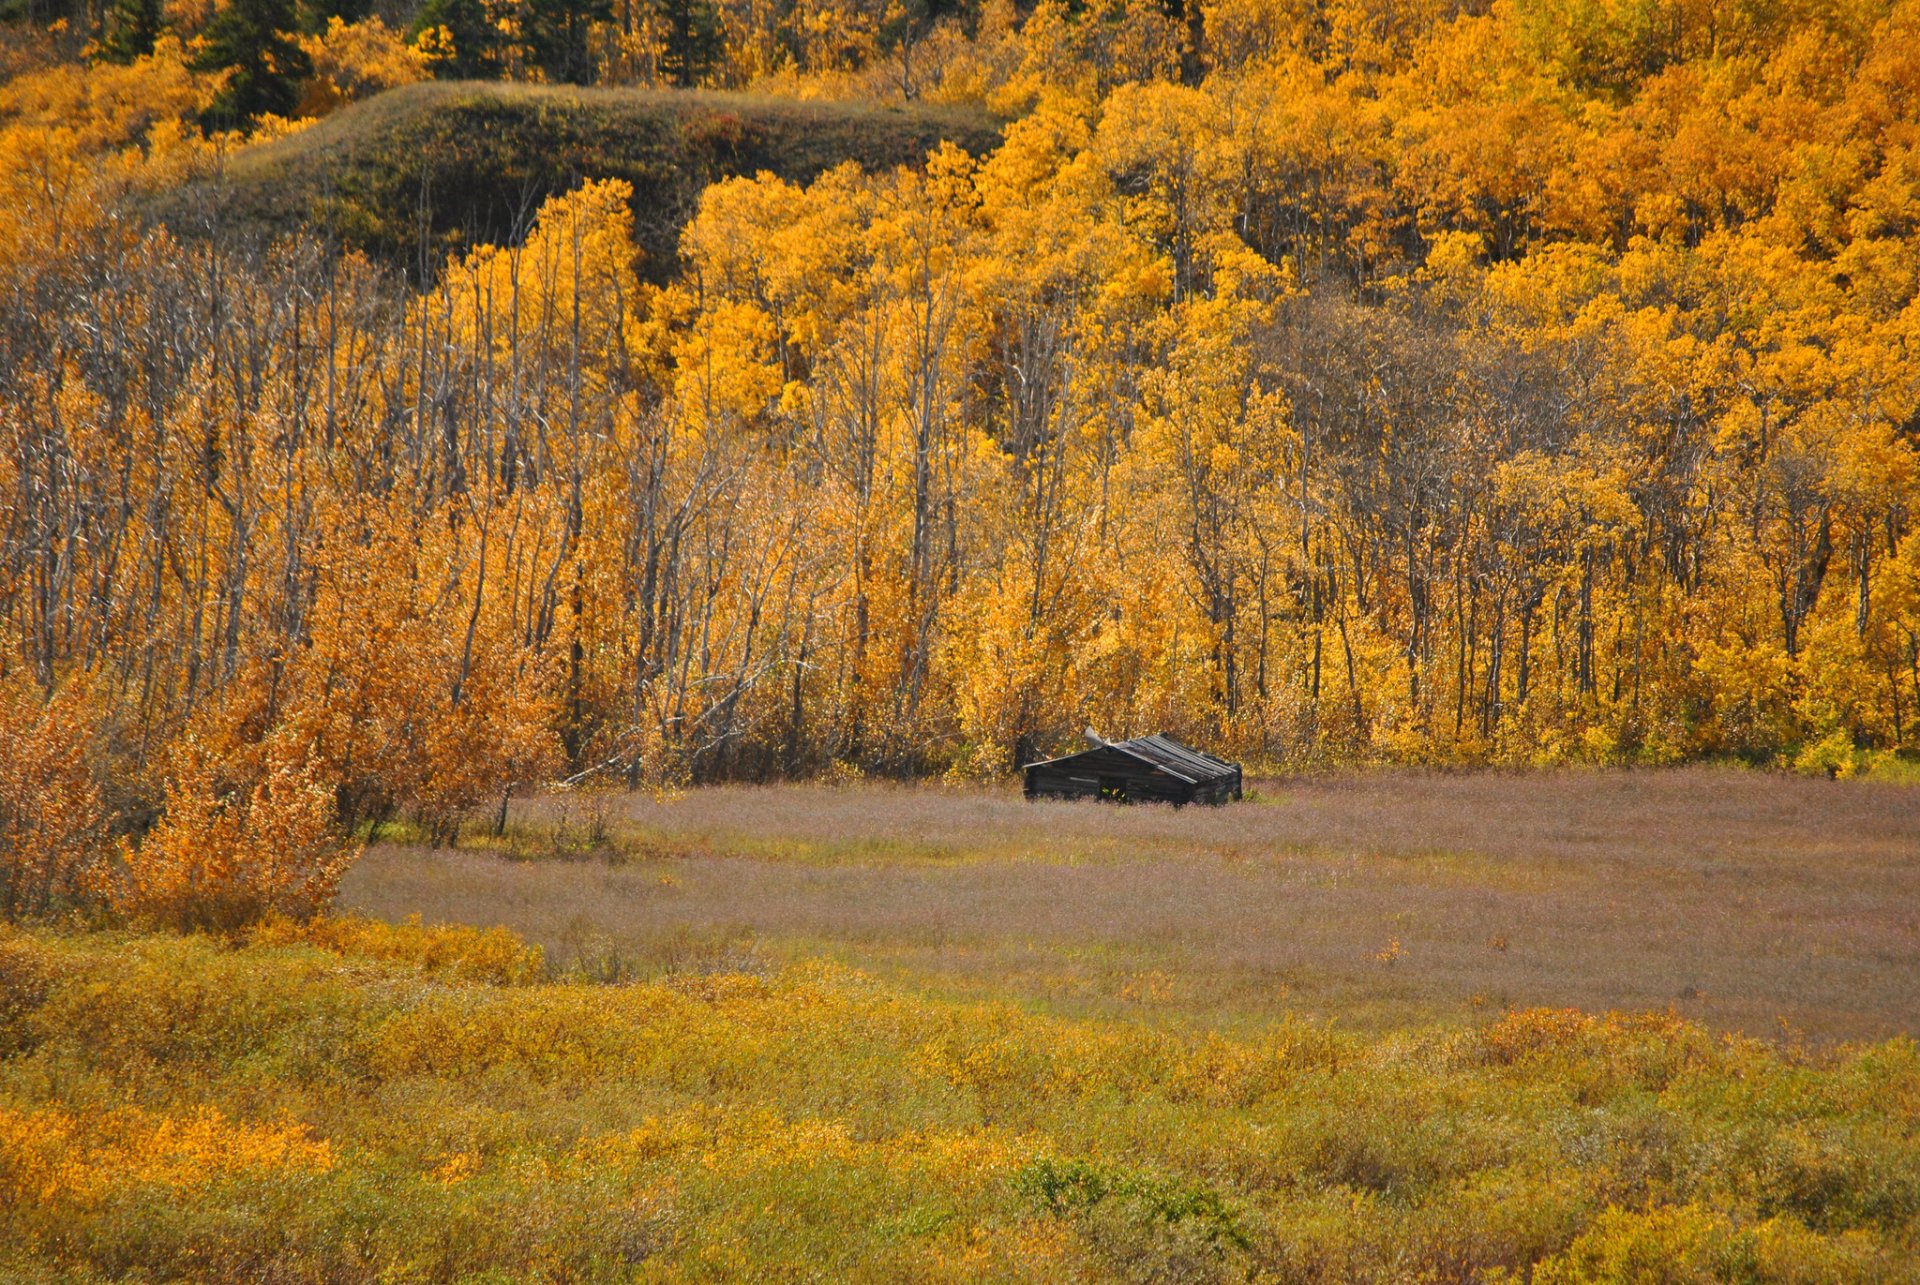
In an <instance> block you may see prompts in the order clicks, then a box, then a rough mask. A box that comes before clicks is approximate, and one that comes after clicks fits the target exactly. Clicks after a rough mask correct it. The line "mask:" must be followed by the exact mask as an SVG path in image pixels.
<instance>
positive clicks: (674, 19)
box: [657, 0, 722, 89]
mask: <svg viewBox="0 0 1920 1285" xmlns="http://www.w3.org/2000/svg"><path fill="white" fill-rule="evenodd" d="M657 3H658V4H659V12H660V15H661V16H662V17H664V18H665V19H666V20H667V47H666V49H665V50H664V51H663V52H662V54H661V56H660V70H661V71H663V72H665V73H666V74H667V75H668V76H670V77H671V78H672V79H673V83H674V84H676V85H678V86H680V87H681V88H682V89H691V88H692V87H693V86H695V85H697V84H699V83H700V82H701V80H703V79H704V78H705V77H706V76H707V74H708V73H709V72H711V71H712V70H713V66H714V64H715V63H716V62H718V61H719V59H720V54H721V50H722V43H721V34H720V10H719V8H718V7H717V6H716V5H715V4H714V3H713V0H657Z"/></svg>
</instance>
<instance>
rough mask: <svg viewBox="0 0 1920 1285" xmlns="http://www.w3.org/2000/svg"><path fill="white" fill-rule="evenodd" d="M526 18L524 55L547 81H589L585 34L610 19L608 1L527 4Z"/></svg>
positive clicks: (561, 0)
mask: <svg viewBox="0 0 1920 1285" xmlns="http://www.w3.org/2000/svg"><path fill="white" fill-rule="evenodd" d="M526 14H527V26H526V40H527V46H528V54H529V56H530V57H531V58H532V59H533V61H534V62H536V63H538V64H539V65H540V69H541V70H542V71H544V72H546V74H547V79H548V80H550V81H558V82H563V83H566V84H573V85H584V84H586V83H588V82H589V81H591V80H592V79H593V54H592V51H591V50H589V49H588V47H587V33H588V31H589V30H590V29H591V27H592V24H594V23H596V22H607V21H610V20H611V19H612V17H613V4H612V0H528V3H527V9H526ZM457 47H458V45H457V43H456V48H457Z"/></svg>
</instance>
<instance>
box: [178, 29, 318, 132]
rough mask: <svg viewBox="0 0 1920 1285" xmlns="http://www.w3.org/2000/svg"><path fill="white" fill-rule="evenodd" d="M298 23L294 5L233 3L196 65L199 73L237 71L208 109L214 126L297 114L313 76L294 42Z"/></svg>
mask: <svg viewBox="0 0 1920 1285" xmlns="http://www.w3.org/2000/svg"><path fill="white" fill-rule="evenodd" d="M298 21H299V18H298V15H297V13H296V12H295V9H294V5H293V0H228V3H227V6H226V7H225V8H224V9H222V10H220V12H219V14H217V15H216V16H215V17H214V20H213V21H212V22H211V23H209V24H208V26H207V32H206V37H205V41H204V43H203V44H202V46H201V49H200V52H199V53H198V54H197V55H196V56H195V58H194V60H193V69H194V70H195V71H227V70H229V69H231V71H232V75H231V77H230V78H229V79H228V81H227V83H226V87H225V88H223V89H222V90H221V91H220V93H219V96H218V97H216V98H215V99H214V100H213V105H212V106H211V107H209V108H208V109H207V121H208V123H209V124H218V125H240V124H245V123H246V122H248V121H251V120H253V119H254V118H255V117H258V116H262V115H265V114H267V113H269V112H271V113H274V114H276V115H280V116H287V115H291V114H292V113H293V110H294V108H296V107H298V106H299V104H300V82H301V81H303V80H305V79H306V78H307V77H308V76H310V75H312V74H313V63H312V60H310V59H309V58H308V57H307V54H306V51H305V50H304V49H302V48H301V47H300V46H299V44H298V43H297V42H296V41H295V40H294V39H293V36H292V32H293V30H294V28H295V26H296V24H297V23H298Z"/></svg>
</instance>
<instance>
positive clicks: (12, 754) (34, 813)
mask: <svg viewBox="0 0 1920 1285" xmlns="http://www.w3.org/2000/svg"><path fill="white" fill-rule="evenodd" d="M99 741H100V728H99V720H98V715H97V713H96V711H95V705H94V702H93V700H92V698H91V691H90V689H89V688H88V687H87V686H86V685H84V684H82V683H75V682H70V683H67V684H66V685H64V686H63V687H61V688H60V689H59V690H58V691H56V692H55V693H54V694H53V696H52V697H51V698H44V697H43V696H42V695H41V693H40V691H39V689H38V688H37V687H35V686H34V685H33V684H32V683H31V682H29V681H27V680H26V678H25V677H24V676H23V675H19V674H16V675H15V676H14V677H13V678H11V679H7V680H0V917H5V918H7V919H21V918H29V917H36V916H41V915H45V914H47V913H49V912H50V911H54V910H57V909H59V908H61V907H64V906H71V905H75V904H79V903H80V902H81V901H82V900H83V898H84V896H85V894H86V892H87V882H88V879H89V877H90V876H91V875H92V873H93V871H94V869H95V866H96V864H97V862H98V861H99V859H100V857H101V855H102V853H103V852H104V850H105V845H106V833H107V832H106V820H105V816H106V812H105V809H104V808H103V807H102V805H101V798H100V785H99V773H98V767H97V760H98V747H99Z"/></svg>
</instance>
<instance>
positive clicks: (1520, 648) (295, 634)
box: [0, 0, 1920, 919]
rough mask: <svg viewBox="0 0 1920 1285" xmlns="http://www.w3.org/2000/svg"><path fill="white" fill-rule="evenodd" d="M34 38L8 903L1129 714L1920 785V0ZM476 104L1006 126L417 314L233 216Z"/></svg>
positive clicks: (12, 414) (1242, 0)
mask: <svg viewBox="0 0 1920 1285" xmlns="http://www.w3.org/2000/svg"><path fill="white" fill-rule="evenodd" d="M9 13H10V15H11V16H10V19H9V24H8V25H7V26H6V28H5V36H4V46H0V73H3V74H4V75H5V80H4V83H0V193H3V195H0V226H3V227H4V231H3V232H0V800H4V801H3V802H0V830H4V835H0V844H4V845H6V846H8V847H9V848H11V849H12V850H15V851H17V852H20V853H25V854H28V855H27V856H26V857H24V858H22V859H20V860H17V861H16V862H14V863H13V865H12V866H11V867H10V869H11V871H12V873H10V874H9V876H8V880H7V882H6V884H5V886H4V887H0V900H4V901H5V902H6V908H7V909H8V910H9V911H11V912H14V913H18V912H20V911H23V910H29V909H32V908H34V907H37V906H45V905H48V904H52V903H54V902H57V901H60V900H62V899H64V898H69V897H72V896H75V895H78V894H79V893H80V891H81V890H82V889H83V887H84V886H87V881H88V880H96V881H97V880H98V879H100V878H102V877H103V876H100V875H99V873H98V871H99V869H100V867H99V866H98V864H97V862H96V857H97V854H98V853H100V852H102V851H106V850H108V849H109V848H114V845H115V844H117V845H118V846H117V848H114V850H116V851H118V852H119V853H120V854H121V858H122V860H120V861H118V862H116V863H112V864H114V865H115V867H116V869H117V868H119V867H126V868H127V869H130V870H133V871H134V872H135V873H136V876H138V877H134V878H132V879H131V880H128V881H123V882H121V883H118V884H116V885H115V891H114V892H113V893H112V895H114V896H120V897H126V898H132V899H133V902H132V903H130V904H133V905H134V906H135V908H138V906H139V905H148V908H149V909H151V910H153V912H154V913H156V914H161V915H163V916H164V915H165V914H166V913H167V910H166V907H167V906H168V905H170V904H172V903H170V902H168V900H167V899H168V898H169V897H172V896H175V895H177V894H179V889H180V888H183V887H185V886H187V885H188V884H192V885H194V886H200V885H201V884H203V883H204V881H205V879H206V878H207V877H208V876H207V872H206V870H204V869H203V868H202V865H201V864H198V863H204V862H205V861H206V860H208V859H209V858H208V857H207V856H206V854H207V853H208V852H209V851H214V850H217V851H219V852H221V853H223V854H226V855H224V856H222V857H221V858H220V860H222V861H228V860H231V861H233V862H237V863H242V864H244V863H246V862H247V861H249V860H251V858H249V857H248V856H247V855H246V854H248V853H255V854H266V855H260V856H259V861H260V862H265V863H267V864H268V865H270V866H271V867H272V869H273V873H272V875H271V877H270V878H267V879H265V881H264V882H265V883H266V884H267V885H269V891H268V892H266V893H261V892H260V890H259V889H258V888H254V889H252V890H251V891H249V892H247V893H246V894H245V896H247V897H253V896H258V895H266V896H269V897H270V898H282V897H286V896H291V897H294V898H295V899H296V900H297V899H298V897H299V896H300V895H304V894H302V893H300V891H299V890H300V889H305V888H309V887H310V886H312V887H318V886H319V885H318V884H313V885H310V884H309V880H310V879H312V878H313V877H315V876H316V875H318V876H319V877H320V880H321V883H324V875H325V872H326V871H327V870H329V869H331V863H332V861H333V857H332V856H331V855H329V854H330V853H331V852H332V851H333V845H334V840H333V839H332V838H331V837H330V836H331V835H333V834H335V833H339V832H340V829H341V827H342V826H345V827H347V828H351V827H354V826H357V825H362V824H364V823H366V822H368V821H376V820H379V819H382V818H387V817H392V816H396V815H407V816H412V817H416V818H418V819H419V820H421V821H422V822H423V823H424V824H426V825H427V827H428V828H429V829H431V830H433V831H435V832H437V833H442V834H445V833H449V832H450V831H451V828H452V827H453V826H454V825H456V824H458V822H459V821H460V820H461V819H462V818H464V817H467V816H469V815H472V814H473V813H475V812H476V810H479V809H484V808H491V807H493V806H496V805H497V804H498V803H499V801H500V800H501V799H503V798H504V797H506V796H507V794H508V793H509V792H511V791H513V790H516V789H521V788H526V787H531V786H534V785H536V784H542V783H551V782H554V781H567V782H571V783H574V784H580V785H586V784H591V783H596V782H626V783H643V784H644V783H659V782H666V783H672V782H680V781H689V780H712V779H721V778H740V777H746V778H760V777H766V776H775V775H807V774H819V773H829V774H865V773H879V774H898V775H907V774H925V773H945V772H951V773H955V774H963V775H967V774H971V775H988V776H991V775H994V774H998V773H1001V772H1004V771H1006V770H1007V769H1008V768H1009V767H1010V766H1011V765H1013V764H1015V763H1017V762H1019V761H1021V760H1024V759H1026V758H1028V757H1030V756H1033V755H1036V754H1038V753H1041V752H1045V751H1047V750H1049V749H1052V748H1056V747H1059V746H1061V745H1063V744H1065V743H1066V742H1067V741H1068V740H1070V739H1071V738H1072V736H1073V735H1074V734H1075V733H1076V732H1077V731H1078V729H1080V728H1081V727H1082V726H1083V725H1085V724H1088V723H1091V724H1094V725H1095V726H1097V727H1099V728H1100V729H1101V730H1102V731H1104V732H1107V733H1108V734H1112V735H1121V734H1130V733H1136V732H1143V731H1153V730H1160V729H1167V730H1171V731H1173V732H1175V733H1176V734H1178V735H1183V736H1190V737H1193V738H1195V739H1197V740H1199V741H1201V742H1204V743H1206V744H1208V745H1209V746H1211V747H1214V748H1216V749H1218V750H1219V751H1221V752H1223V753H1226V754H1230V755H1235V756H1243V757H1245V758H1247V759H1249V760H1251V761H1254V762H1263V763H1289V764H1312V763H1322V762H1335V761H1374V760H1395V761H1417V762H1436V763H1455V762H1460V763H1481V762H1490V763H1502V764H1520V763H1547V762H1563V761H1592V762H1619V761H1626V762H1664V761H1672V760H1676V759H1682V758H1688V757H1697V756H1739V757H1743V758H1746V759H1749V760H1752V761H1756V762H1784V763H1788V764H1792V765H1797V766H1799V767H1801V768H1802V769H1804V770H1815V771H1818V770H1826V771H1832V772H1836V773H1851V772H1854V771H1861V770H1867V771H1871V770H1875V769H1876V768H1884V769H1886V770H1892V769H1893V767H1894V766H1895V765H1896V764H1897V763H1898V761H1899V757H1900V755H1901V754H1902V753H1903V752H1905V753H1911V752H1912V751H1914V750H1915V749H1916V748H1920V530H1916V525H1915V516H1916V514H1915V511H1916V506H1917V505H1920V473H1917V471H1916V470H1917V463H1916V451H1917V450H1920V363H1917V362H1916V357H1917V356H1920V352H1917V351H1916V349H1917V348H1920V302H1916V287H1917V285H1920V282H1917V280H1916V278H1917V277H1920V115H1917V113H1920V4H1916V3H1914V2H1913V0H1898V2H1897V3H1885V2H1881V0H1585V2H1583V3H1578V4H1562V3H1548V0H1497V2H1496V3H1493V4H1490V5H1489V4H1482V3H1473V2H1472V0H1467V2H1465V3H1454V2H1441V0H1422V2H1419V3H1389V2H1388V0H1337V2H1328V3H1312V2H1309V0H1219V3H1207V4H1192V3H1189V4H1188V5H1186V6H1181V5H1179V4H1177V3H1175V4H1173V5H1171V6H1168V5H1163V4H1161V3H1157V2H1155V0H1087V2H1085V3H1073V4H1067V3H1060V2H1059V0H1041V2H1040V3H1039V4H1037V5H1035V6H1033V7H1031V8H1022V7H1017V6H1009V5H1008V4H1006V3H1004V2H1003V0H988V2H987V3H985V4H984V5H981V6H978V7H973V6H962V7H960V8H951V7H947V6H943V5H934V4H929V3H926V2H925V0H920V2H918V3H913V4H905V5H903V4H901V3H899V2H898V0H895V2H893V3H888V4H885V5H882V4H879V3H877V2H868V3H862V2H860V0H854V2H853V3H844V2H843V0H826V2H824V3H815V2H814V0H798V2H797V3H788V2H786V0H775V2H773V3H768V2H767V0H752V2H751V3H748V2H747V0H739V2H737V3H736V2H734V0H718V2H716V0H657V3H655V4H654V5H652V6H651V7H649V6H646V5H643V4H641V3H637V2H636V0H616V3H612V4H609V3H606V0H428V3H427V4H426V6H425V7H424V8H422V9H420V10H418V11H417V12H404V11H388V12H380V13H371V12H364V11H360V10H357V9H353V10H351V11H339V12H336V11H331V10H328V9H326V8H325V7H324V6H322V7H320V8H312V9H310V8H304V7H301V6H299V5H296V4H294V3H292V0H224V2H223V3H222V4H220V5H219V6H210V5H207V4H204V3H200V2H199V0H167V2H166V3H161V2H160V0H112V3H102V2H101V0H88V2H87V3H85V4H76V5H73V6H71V7H68V8H64V9H63V8H62V7H61V6H60V5H59V4H58V3H55V4H52V5H46V4H40V3H36V2H35V0H13V3H12V7H11V9H10V10H9ZM435 76H441V77H483V78H485V77H504V78H517V79H521V80H548V81H571V82H581V83H586V82H593V83H599V84H604V85H614V86H619V85H635V86H654V87H658V86H673V85H692V86H701V87H707V88H714V89H736V90H749V91H752V92H754V93H757V94H763V95H785V96H788V97H795V98H838V99H857V100H862V101H871V102H875V103H878V102H882V101H885V100H889V99H892V100H908V99H911V100H916V101H918V102H926V103H950V104H970V105H974V106H976V107H978V108H980V109H983V110H985V111H987V112H990V113H991V114H992V115H993V117H994V118H995V119H997V120H998V121H1000V122H1001V123H1002V129H1001V138H1000V142H999V143H998V145H997V146H992V147H985V148H975V149H974V150H967V149H964V148H962V147H959V146H954V145H945V146H942V147H939V148H936V149H935V150H933V151H932V152H930V153H929V154H928V155H927V156H926V157H925V160H924V163H921V164H915V165H910V166H905V167H897V168H890V167H880V168H877V169H863V168H861V167H860V166H858V165H855V164H851V163H849V164H846V165H842V166H840V167H838V168H832V169H828V170H826V171H825V172H824V173H821V174H819V175H818V176H817V177H814V178H812V179H811V180H809V181H806V182H795V181H789V180H787V179H783V178H779V177H775V176H773V175H771V174H761V175H759V176H757V177H753V176H749V177H739V178H732V179H726V180H723V181H719V182H716V183H713V184H712V185H710V186H708V187H707V188H706V189H705V191H704V193H703V194H702V195H701V196H700V198H699V200H698V204H697V208H696V209H695V210H694V212H693V214H692V217H691V218H690V220H689V221H687V222H686V224H685V226H684V228H683V229H682V231H681V234H680V237H679V240H678V257H677V261H676V262H674V263H671V264H660V263H658V262H653V261H645V262H643V257H644V256H642V255H641V254H640V253H639V252H638V251H637V249H636V241H635V232H634V219H635V217H636V211H635V198H634V191H633V188H632V187H631V186H630V185H629V184H627V183H626V182H624V181H621V180H617V179H606V178H605V177H604V176H602V175H595V174H581V175H579V176H578V177H579V179H580V181H579V183H578V185H577V186H576V187H575V188H574V189H573V190H571V191H568V192H564V193H561V194H557V195H555V196H554V197H553V198H552V199H550V200H548V201H547V202H546V203H545V204H544V206H542V207H541V208H539V209H538V211H537V214H535V215H532V216H530V217H529V218H528V219H527V220H526V221H525V225H524V226H523V227H522V228H521V229H520V230H519V234H518V235H515V236H511V237H501V238H499V241H500V243H499V244H451V243H449V244H446V245H443V244H442V243H441V242H440V241H432V242H431V243H429V242H426V241H423V243H422V247H421V251H420V253H419V255H417V256H416V257H415V259H414V261H412V262H406V263H399V262H394V261H392V260H391V259H387V258H381V257H379V256H369V255H365V254H362V253H360V252H358V251H356V250H353V249H351V248H343V247H342V246H341V245H340V244H339V243H338V240H337V238H335V237H333V236H332V235H330V234H322V233H320V232H311V233H297V232H296V233H290V234H288V235H285V236H280V237H277V238H271V239H269V238H263V237H261V236H259V235H253V234H247V235H242V234H240V233H239V232H237V231H234V230H233V229H231V228H230V227H229V226H228V223H227V219H228V216H227V214H226V213H225V212H224V209H223V205H222V200H221V193H222V190H223V188H222V182H223V180H222V175H223V173H224V172H225V170H226V168H227V167H228V166H229V164H237V163H238V161H239V159H240V158H243V157H244V156H245V155H247V154H248V151H249V149H251V148H257V147H260V146H267V145H273V146H285V145H287V143H288V142H289V141H290V140H294V139H297V138H298V135H299V132H300V131H302V130H305V129H314V128H318V127H317V126H315V125H313V124H312V121H313V119H314V118H316V117H318V116H322V115H324V114H326V113H328V112H329V111H332V110H335V109H336V108H338V107H340V105H341V104H343V103H348V102H351V101H352V100H354V99H356V98H362V97H365V96H368V95H371V94H375V93H377V92H379V91H381V90H383V89H386V88H389V87H392V86H395V85H401V84H404V83H407V82H409V81H413V80H419V79H422V78H428V77H435ZM349 110H351V109H349ZM725 123H726V122H725V113H724V112H723V111H716V113H715V115H714V117H713V122H712V124H713V127H714V128H724V126H725ZM273 140H279V141H278V142H277V143H275V142H273ZM189 190H190V191H192V192H193V193H194V194H195V195H194V198H193V200H192V201H190V202H184V203H183V202H181V201H178V200H175V201H172V202H171V203H170V202H169V201H168V200H167V199H166V197H167V195H168V194H169V193H179V192H183V191H189ZM641 213H642V214H644V213H645V211H641ZM215 833H217V834H219V835H220V836H222V839H221V842H219V843H215V844H209V843H208V842H207V838H208V836H209V835H210V834H215ZM116 836H120V837H116ZM236 854H238V855H236ZM141 872H144V873H141ZM170 890H171V891H170ZM290 890H291V891H290ZM179 895H183V894H179ZM236 895H239V894H236ZM142 899H145V900H144V901H143V900H142ZM243 899H244V898H243ZM149 903H150V904H149ZM195 913H196V914H199V913H202V912H201V911H196V912H195ZM204 913H207V914H209V915H211V916H212V917H213V918H216V919H217V918H220V917H222V916H226V915H229V914H231V915H238V916H242V917H244V915H245V914H246V913H249V912H248V911H247V910H246V909H245V907H237V908H236V907H228V908H224V909H216V910H214V911H207V912H204Z"/></svg>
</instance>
